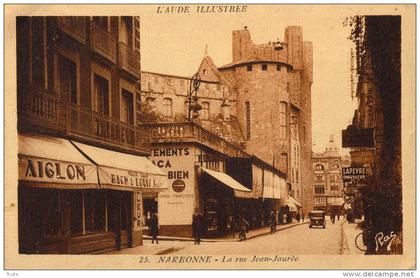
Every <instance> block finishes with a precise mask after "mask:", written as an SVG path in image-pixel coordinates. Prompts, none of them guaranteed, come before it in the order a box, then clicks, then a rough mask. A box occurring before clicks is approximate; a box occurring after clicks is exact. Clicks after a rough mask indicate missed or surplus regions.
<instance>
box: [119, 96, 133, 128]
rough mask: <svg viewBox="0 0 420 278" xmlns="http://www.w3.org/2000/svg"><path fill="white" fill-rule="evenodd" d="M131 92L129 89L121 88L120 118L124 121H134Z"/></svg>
mask: <svg viewBox="0 0 420 278" xmlns="http://www.w3.org/2000/svg"><path fill="white" fill-rule="evenodd" d="M133 110H134V109H133V94H132V93H130V92H129V91H126V90H122V107H121V120H122V121H123V122H126V123H130V124H133V123H134V111H133Z"/></svg>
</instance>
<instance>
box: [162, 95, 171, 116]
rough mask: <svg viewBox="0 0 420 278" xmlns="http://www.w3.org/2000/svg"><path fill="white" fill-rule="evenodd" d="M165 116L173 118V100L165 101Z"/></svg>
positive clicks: (167, 99) (166, 99)
mask: <svg viewBox="0 0 420 278" xmlns="http://www.w3.org/2000/svg"><path fill="white" fill-rule="evenodd" d="M163 116H165V117H167V118H172V99H170V98H164V99H163Z"/></svg>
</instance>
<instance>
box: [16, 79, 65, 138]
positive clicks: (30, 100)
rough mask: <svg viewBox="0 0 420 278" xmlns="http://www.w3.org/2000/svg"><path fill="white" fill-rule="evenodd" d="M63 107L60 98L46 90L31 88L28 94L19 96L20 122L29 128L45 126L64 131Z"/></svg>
mask: <svg viewBox="0 0 420 278" xmlns="http://www.w3.org/2000/svg"><path fill="white" fill-rule="evenodd" d="M62 111H63V106H62V103H61V102H60V99H59V96H58V95H57V94H54V93H52V92H49V91H47V90H46V89H44V88H39V87H31V88H29V89H28V94H19V98H18V122H19V125H24V126H25V127H28V128H38V127H39V126H44V127H46V128H51V129H53V130H64V128H65V122H64V121H63V116H62V114H61V113H62Z"/></svg>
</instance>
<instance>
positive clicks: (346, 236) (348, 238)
mask: <svg viewBox="0 0 420 278" xmlns="http://www.w3.org/2000/svg"><path fill="white" fill-rule="evenodd" d="M359 221H360V220H359ZM357 223H358V220H356V221H355V223H348V222H347V221H344V222H342V224H341V227H342V230H343V241H344V244H343V253H344V255H364V253H365V252H363V251H360V250H359V249H357V247H356V244H355V243H354V240H355V239H356V236H357V235H358V234H359V233H360V232H362V230H359V229H356V226H357ZM360 241H361V240H360ZM362 248H363V247H362Z"/></svg>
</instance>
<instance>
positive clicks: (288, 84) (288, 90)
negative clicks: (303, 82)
mask: <svg viewBox="0 0 420 278" xmlns="http://www.w3.org/2000/svg"><path fill="white" fill-rule="evenodd" d="M286 92H287V93H288V94H290V82H287V83H286Z"/></svg>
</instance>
